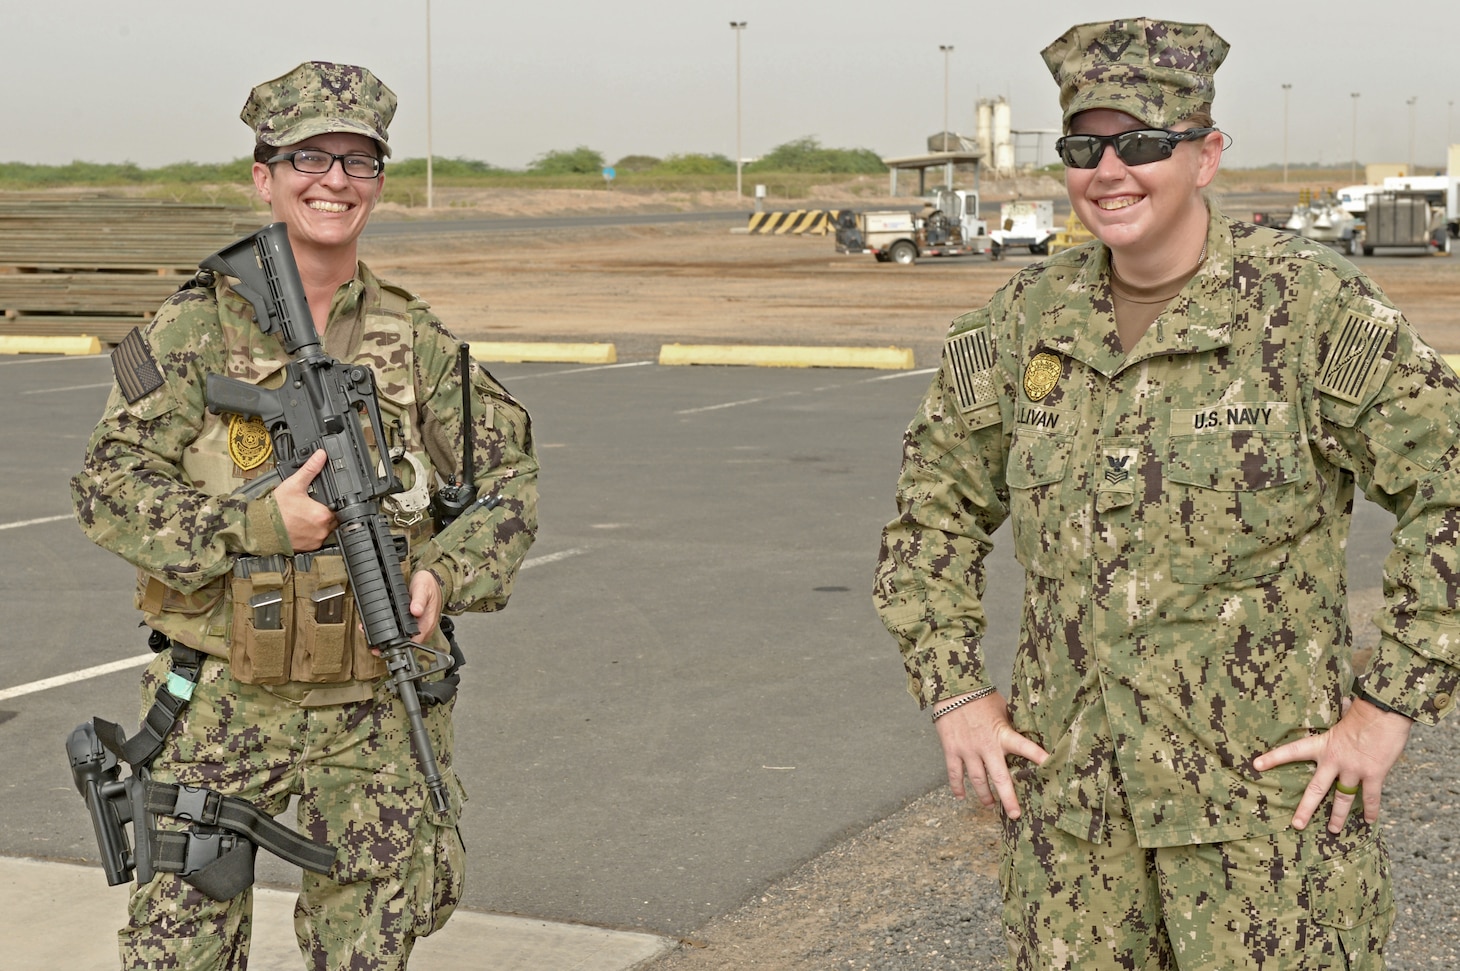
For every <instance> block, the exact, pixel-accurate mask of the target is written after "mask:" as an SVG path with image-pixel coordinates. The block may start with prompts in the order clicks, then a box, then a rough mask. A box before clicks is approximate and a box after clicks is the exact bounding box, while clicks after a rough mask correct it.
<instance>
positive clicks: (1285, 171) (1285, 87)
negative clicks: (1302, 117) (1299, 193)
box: [1283, 84, 1293, 185]
mask: <svg viewBox="0 0 1460 971" xmlns="http://www.w3.org/2000/svg"><path fill="white" fill-rule="evenodd" d="M1291 90H1293V86H1292V85H1291V84H1285V85H1283V185H1287V184H1288V92H1289V91H1291Z"/></svg>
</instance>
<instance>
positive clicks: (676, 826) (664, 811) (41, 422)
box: [0, 357, 1019, 968]
mask: <svg viewBox="0 0 1460 971" xmlns="http://www.w3.org/2000/svg"><path fill="white" fill-rule="evenodd" d="M493 371H494V372H495V373H496V374H497V375H498V377H499V378H500V379H501V380H502V381H503V382H504V383H505V384H506V385H507V387H508V388H509V389H510V390H511V391H512V392H513V393H514V394H515V395H517V396H518V397H519V398H520V399H521V400H522V401H523V402H524V403H525V404H526V405H527V406H528V408H529V409H530V410H531V411H532V413H533V418H534V435H535V439H536V443H537V448H538V452H539V456H540V459H541V462H542V467H543V470H542V476H541V492H542V501H541V521H542V527H541V531H540V534H539V537H538V540H537V543H536V545H535V546H534V548H533V550H532V551H531V553H530V554H529V558H528V560H527V563H526V565H525V568H524V572H523V573H522V574H521V576H520V578H519V581H518V585H517V589H516V592H515V594H514V596H513V599H512V602H511V604H510V605H509V606H508V608H507V610H505V611H504V612H502V613H500V614H496V615H469V616H467V617H465V618H462V619H461V621H460V623H459V630H460V632H461V634H462V642H463V645H464V647H465V649H466V653H467V655H468V658H469V663H468V666H467V668H466V669H465V671H464V676H463V687H462V693H461V695H460V697H459V700H458V706H457V711H456V731H457V738H456V757H455V765H456V769H457V772H458V775H459V776H460V777H461V778H462V780H463V781H464V784H465V786H466V789H467V792H468V794H469V803H468V805H467V807H466V813H465V818H464V822H463V835H464V837H465V841H466V845H467V847H468V851H469V854H470V871H469V874H468V885H467V892H466V897H465V899H464V901H463V904H462V907H463V913H462V915H460V916H459V917H458V918H457V919H456V920H454V921H453V922H452V924H451V925H450V926H449V927H448V932H451V933H462V932H473V933H474V931H472V928H473V927H475V926H476V925H475V924H473V919H474V917H477V916H479V917H483V918H485V917H487V916H489V915H494V916H515V917H520V918H526V919H528V920H529V921H530V922H537V923H539V924H542V925H543V926H550V927H551V928H574V927H579V928H581V927H583V926H587V927H590V928H594V929H597V930H600V931H609V932H630V933H631V934H633V935H636V936H637V937H642V936H643V935H645V934H647V935H652V936H653V937H652V941H657V942H660V943H662V942H663V941H666V940H672V939H675V938H678V937H681V936H684V935H689V934H692V933H693V931H694V930H695V929H696V928H697V927H699V926H700V925H702V924H703V923H704V922H705V921H707V920H709V919H710V918H712V917H714V916H717V915H719V914H722V913H725V912H727V911H729V910H731V909H733V908H734V907H736V906H737V905H739V904H740V903H742V902H743V901H745V900H746V899H747V898H749V897H750V896H752V895H753V894H754V893H756V892H757V891H758V890H759V889H761V888H763V887H765V886H766V885H768V884H769V883H770V882H771V881H773V880H774V879H775V878H776V877H777V876H779V875H781V874H783V873H786V872H788V871H789V870H791V869H793V868H794V867H795V866H796V865H798V864H800V863H802V862H804V861H805V860H807V859H810V858H812V857H814V856H816V855H817V854H818V853H820V852H821V851H823V850H825V849H827V848H828V847H830V846H831V845H833V844H834V843H836V842H837V841H838V840H839V839H840V838H842V837H844V836H846V835H848V834H850V833H852V832H855V831H858V830H860V829H862V828H863V827H865V826H867V825H869V824H870V823H872V822H874V821H876V820H878V819H880V818H882V817H884V816H886V815H887V814H888V813H890V812H892V811H893V810H895V809H897V808H899V807H900V806H902V805H904V804H905V803H906V802H908V801H909V800H911V799H912V798H914V797H916V796H918V795H920V794H922V793H924V792H926V791H928V790H929V789H930V788H932V787H933V786H935V785H936V784H938V782H939V780H940V778H941V776H942V767H941V760H940V758H939V757H938V755H937V752H936V744H935V742H934V740H933V736H932V733H931V730H930V727H929V725H928V722H927V719H926V718H925V717H924V716H922V715H921V714H920V713H919V712H918V711H917V708H916V705H915V704H914V703H913V702H912V700H911V699H910V698H909V697H908V696H907V695H906V693H905V691H904V688H903V674H902V669H901V663H900V659H899V658H898V655H897V652H896V649H895V647H894V645H893V643H892V641H891V639H890V638H889V636H888V635H887V634H886V632H885V631H884V630H883V629H882V627H881V625H880V624H879V623H878V621H877V619H876V616H875V614H874V612H873V609H872V606H871V601H870V588H871V574H872V565H873V562H874V559H875V556H876V551H877V543H878V531H879V529H880V527H881V525H882V524H883V523H884V522H885V521H886V520H888V519H889V518H891V516H892V514H893V512H894V510H893V504H892V491H893V486H894V481H895V478H896V473H897V465H898V460H899V454H900V437H901V432H902V429H903V428H904V427H905V425H906V423H907V421H908V420H909V418H910V417H911V415H912V412H913V409H914V407H915V406H916V403H917V401H918V399H919V397H920V396H921V394H922V392H923V390H924V388H925V387H926V384H927V382H928V380H929V373H928V372H927V370H926V369H923V370H915V371H910V372H901V371H893V372H879V371H868V370H825V369H815V370H786V369H758V368H724V367H677V368H676V367H661V366H657V365H655V364H652V363H650V362H647V361H626V362H621V363H619V364H615V365H608V366H574V365H530V364H516V365H499V366H494V367H493ZM110 385H111V371H110V364H109V361H108V360H107V359H106V358H105V357H95V358H49V359H47V358H27V357H18V358H0V402H3V405H0V407H3V409H4V413H5V414H6V415H7V418H8V420H7V422H6V423H4V424H3V425H0V454H3V455H4V457H5V460H4V466H5V469H6V475H5V476H3V477H0V510H3V512H0V578H3V585H4V588H5V590H6V591H7V593H8V596H6V597H5V598H4V601H3V602H4V607H3V611H4V616H3V623H0V630H3V631H4V633H3V635H0V638H3V643H4V644H5V646H6V648H7V649H6V650H5V651H4V654H3V657H4V658H5V659H6V665H5V668H4V670H3V672H0V778H3V780H4V781H3V784H0V857H5V858H9V859H7V860H5V861H3V862H4V866H0V889H3V893H4V894H7V895H8V896H5V895H0V901H3V900H7V899H9V900H13V901H19V902H21V903H27V902H28V903H30V904H32V905H34V903H35V901H36V900H37V899H39V898H38V896H37V894H38V891H37V887H39V886H49V885H50V882H49V881H50V880H51V878H50V877H46V878H45V879H41V880H40V883H39V884H34V883H32V882H28V880H34V879H37V878H38V874H37V872H36V868H37V866H38V864H33V863H32V862H31V861H48V862H53V863H69V864H76V865H82V866H88V865H89V866H92V867H95V866H96V863H97V860H98V856H97V851H96V845H95V839H94V836H93V833H92V829H91V825H90V822H89V817H88V816H87V813H86V811H85V809H84V805H83V803H82V801H81V799H80V797H79V796H78V795H77V793H76V790H75V788H74V787H73V785H72V781H71V777H70V771H69V768H68V766H67V764H66V761H65V758H64V752H63V740H64V738H65V736H66V735H67V734H68V733H69V732H70V730H71V729H72V728H73V727H74V726H75V725H76V724H77V723H79V722H81V721H84V720H86V719H88V718H90V717H91V716H93V715H100V716H103V717H106V718H109V719H112V720H117V721H120V722H122V723H123V724H124V726H126V727H127V728H128V729H129V730H130V729H132V728H134V727H135V725H136V717H137V715H136V712H137V706H138V690H137V681H138V674H139V671H138V666H137V665H138V663H139V662H138V660H137V659H139V658H141V657H142V655H145V654H146V648H145V638H144V637H143V632H142V631H140V630H138V628H137V622H138V620H137V614H136V613H135V611H134V610H133V608H132V591H133V586H134V574H133V572H132V570H131V569H130V568H129V567H127V566H126V564H124V563H123V562H122V561H120V560H119V559H117V558H116V557H114V556H112V555H111V554H108V553H105V552H103V551H101V550H99V549H97V548H96V547H94V546H92V545H91V544H90V542H89V541H87V540H86V539H85V537H83V536H82V534H81V533H80V531H79V529H78V528H77V527H76V525H75V523H74V522H73V521H72V518H71V505H70V498H69V492H68V487H67V480H68V479H69V477H70V475H71V474H73V473H74V472H75V470H76V468H77V467H78V465H79V463H80V459H81V454H82V449H83V447H84V444H85V441H86V438H87V436H88V434H89V433H90V431H91V429H92V427H93V425H94V423H95V421H96V418H97V416H98V415H99V414H100V410H101V407H102V404H103V402H104V400H105V397H106V394H107V391H108V389H109V388H110ZM1001 554H1002V556H1003V558H1004V559H1003V561H1001V562H1000V563H998V564H996V566H995V568H994V569H993V570H992V571H991V572H992V574H993V581H994V582H993V587H994V589H993V595H992V596H991V597H990V602H991V604H992V605H993V611H994V613H995V616H996V619H998V620H999V622H1001V623H1004V624H1006V625H1008V629H1010V630H1012V628H1013V624H1014V621H1015V619H1016V618H1015V617H1014V616H1013V612H1014V609H1015V608H1016V606H1017V603H1018V582H1019V580H1018V569H1017V567H1016V566H1014V565H1013V563H1012V559H1011V558H1009V556H1008V554H1007V551H1001ZM129 662H130V663H129ZM994 663H995V666H996V669H999V670H1007V667H1008V663H1009V662H1008V659H1007V658H995V659H994ZM108 664H113V665H119V666H120V669H119V670H111V671H109V672H108V673H99V674H98V673H94V669H96V668H98V667H100V666H104V665H108ZM58 682H59V683H58ZM40 869H41V870H43V871H44V870H45V868H44V867H40ZM259 870H260V881H261V884H262V885H264V886H267V887H272V888H277V889H281V890H287V889H288V888H289V887H290V886H291V885H293V884H294V883H295V882H296V880H297V871H295V870H293V869H292V868H291V867H289V866H287V865H284V864H282V863H279V862H278V861H276V860H273V859H272V858H268V857H267V856H266V855H265V854H260V868H259ZM65 872H66V873H68V874H70V875H71V876H72V877H74V876H75V874H74V873H73V872H72V871H69V870H68V871H65ZM89 872H90V877H91V880H90V882H89V884H88V882H87V881H86V880H84V879H83V880H80V881H75V880H73V881H72V883H70V884H67V885H68V886H73V885H74V886H75V887H76V888H77V889H76V893H78V894H81V895H82V896H83V897H84V901H85V902H87V904H88V905H89V906H90V905H94V906H96V907H99V908H100V914H101V916H99V917H97V918H96V919H95V920H94V921H91V920H88V921H85V922H82V923H80V924H73V925H71V926H70V929H69V931H67V932H66V933H69V935H70V938H69V940H68V941H67V946H69V947H74V946H75V944H76V941H77V940H78V939H83V938H84V939H85V940H87V941H89V942H92V941H99V942H101V943H102V945H103V946H104V949H105V950H106V951H107V952H108V953H110V948H111V933H112V931H113V930H114V928H115V926H116V925H117V924H119V923H120V921H121V915H122V910H123V908H124V906H125V897H126V892H125V890H124V889H123V888H120V887H118V888H114V889H108V888H107V887H106V886H105V880H104V878H103V875H102V873H101V871H100V870H99V869H93V870H91V871H89ZM61 873H62V871H61V870H55V871H54V874H57V876H55V879H56V880H60V879H61V878H60V876H59V874H61ZM17 874H18V876H17ZM57 885H58V886H59V884H57ZM82 902H83V901H81V900H78V901H76V902H75V905H76V906H78V907H79V906H81V904H82ZM33 909H34V907H33V906H32V910H33ZM468 911H469V912H472V913H471V914H467V913H465V912H468ZM30 912H31V911H28V910H25V909H19V910H17V909H12V908H10V907H5V906H0V928H3V930H0V933H3V936H4V938H5V940H7V941H8V942H21V943H22V944H23V943H24V942H27V941H31V942H34V943H35V945H36V946H37V947H41V946H43V945H45V944H46V943H47V942H50V941H53V940H54V936H53V934H52V933H51V932H50V931H48V930H46V929H44V925H43V924H41V923H37V922H36V921H34V920H32V919H30V918H28V917H26V916H25V915H26V914H28V913H30ZM5 925H10V926H8V927H6V926H5ZM267 926H268V925H265V927H267ZM281 927H282V928H283V929H280V930H279V931H278V935H282V936H285V937H286V941H285V943H286V944H289V942H288V941H287V921H286V922H284V924H283V925H281ZM463 928H465V929H466V931H463V930H462V929H463ZM565 933H566V931H565ZM259 936H260V937H264V938H268V939H271V940H272V939H273V937H274V936H275V935H271V934H268V933H267V932H266V930H265V929H264V927H261V929H260V930H259ZM554 940H556V938H554ZM615 940H616V939H615ZM629 943H630V944H633V943H635V941H634V940H630V941H629ZM290 946H291V947H292V944H290ZM651 949H652V948H651ZM472 951H473V948H468V952H469V953H471V952H472ZM475 953H478V954H480V953H483V952H482V951H481V950H480V949H479V948H477V949H475ZM614 960H617V959H614ZM637 960H639V958H635V959H634V962H636V961H637ZM634 962H629V963H624V964H619V965H616V966H617V967H628V966H630V964H631V963H634ZM37 966H39V965H37ZM68 966H78V965H68ZM99 966H105V965H99ZM433 966H439V967H443V968H444V967H454V965H446V964H440V965H436V964H433ZM478 966H479V965H478ZM502 966H508V965H502ZM524 966H527V965H524ZM582 966H583V967H585V968H586V967H605V968H607V967H608V965H587V964H584V965H582Z"/></svg>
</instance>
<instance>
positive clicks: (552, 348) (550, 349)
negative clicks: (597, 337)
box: [471, 341, 618, 364]
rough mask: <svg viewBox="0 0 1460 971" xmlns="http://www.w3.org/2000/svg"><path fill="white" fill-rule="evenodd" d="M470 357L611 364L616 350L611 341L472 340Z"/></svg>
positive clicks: (516, 360) (508, 360)
mask: <svg viewBox="0 0 1460 971" xmlns="http://www.w3.org/2000/svg"><path fill="white" fill-rule="evenodd" d="M471 356H472V357H474V358H476V359H477V360H478V361H499V362H503V363H515V362H519V361H537V362H543V363H551V364H613V363H615V362H616V361H618V349H617V348H615V347H614V345H612V344H560V343H552V342H549V341H471Z"/></svg>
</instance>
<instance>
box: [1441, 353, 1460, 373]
mask: <svg viewBox="0 0 1460 971" xmlns="http://www.w3.org/2000/svg"><path fill="white" fill-rule="evenodd" d="M1440 356H1441V357H1443V358H1444V359H1445V363H1446V364H1448V365H1450V370H1451V371H1455V372H1457V373H1460V354H1441V355H1440Z"/></svg>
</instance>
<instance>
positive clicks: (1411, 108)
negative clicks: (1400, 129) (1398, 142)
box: [1405, 95, 1419, 176]
mask: <svg viewBox="0 0 1460 971" xmlns="http://www.w3.org/2000/svg"><path fill="white" fill-rule="evenodd" d="M1418 100H1419V95H1415V96H1414V97H1412V98H1410V99H1409V100H1408V101H1406V102H1405V104H1407V105H1409V170H1408V171H1407V172H1405V175H1409V176H1413V175H1414V103H1415V102H1416V101H1418Z"/></svg>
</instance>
